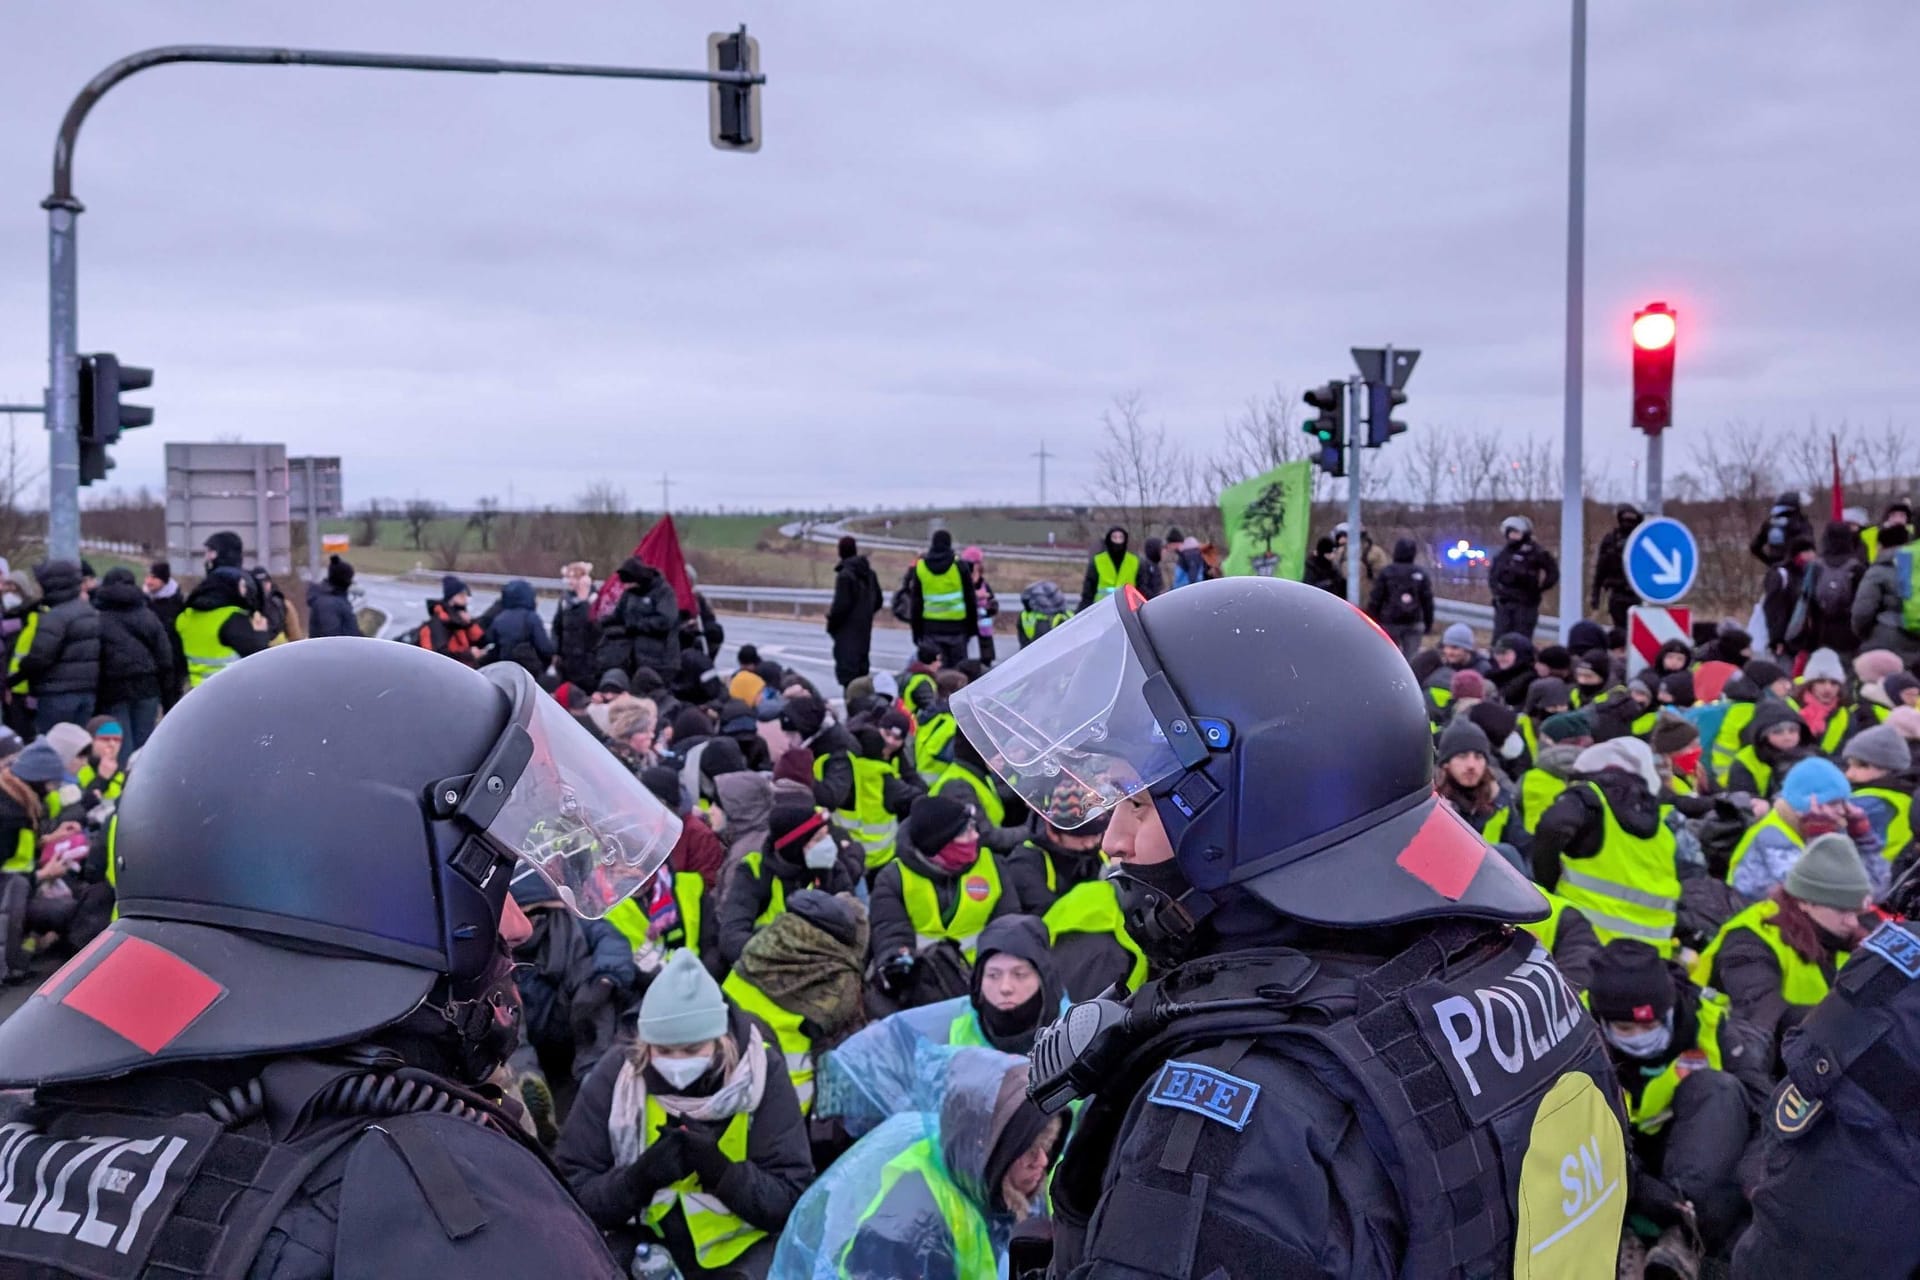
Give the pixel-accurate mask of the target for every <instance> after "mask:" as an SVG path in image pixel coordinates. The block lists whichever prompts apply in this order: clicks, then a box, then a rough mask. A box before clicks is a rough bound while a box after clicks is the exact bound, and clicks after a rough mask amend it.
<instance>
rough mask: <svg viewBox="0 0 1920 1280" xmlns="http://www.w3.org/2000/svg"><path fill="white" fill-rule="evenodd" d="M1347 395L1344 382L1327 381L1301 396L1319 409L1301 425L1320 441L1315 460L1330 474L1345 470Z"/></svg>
mask: <svg viewBox="0 0 1920 1280" xmlns="http://www.w3.org/2000/svg"><path fill="white" fill-rule="evenodd" d="M1346 395H1347V389H1346V387H1345V386H1343V385H1342V384H1340V383H1338V382H1329V383H1328V384H1327V385H1326V386H1324V387H1316V388H1314V389H1313V390H1312V391H1309V392H1307V394H1306V396H1305V397H1304V398H1305V400H1306V402H1307V403H1308V404H1310V405H1312V406H1313V407H1314V408H1315V409H1318V410H1319V411H1320V416H1319V417H1317V418H1314V419H1312V420H1311V421H1309V422H1306V423H1304V424H1302V427H1301V429H1302V430H1303V431H1306V432H1308V433H1309V434H1311V435H1313V436H1314V437H1315V438H1317V439H1318V440H1319V441H1320V456H1319V457H1317V458H1315V459H1314V461H1315V463H1316V464H1318V466H1319V468H1320V469H1321V470H1322V471H1324V472H1326V473H1327V474H1328V475H1330V476H1344V475H1345V474H1347V407H1346V406H1347V400H1346Z"/></svg>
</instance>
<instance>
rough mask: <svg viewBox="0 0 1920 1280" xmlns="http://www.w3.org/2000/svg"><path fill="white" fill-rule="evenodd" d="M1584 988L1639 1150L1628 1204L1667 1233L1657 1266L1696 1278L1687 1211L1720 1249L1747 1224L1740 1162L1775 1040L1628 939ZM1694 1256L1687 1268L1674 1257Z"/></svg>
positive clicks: (1606, 951) (1704, 1240)
mask: <svg viewBox="0 0 1920 1280" xmlns="http://www.w3.org/2000/svg"><path fill="white" fill-rule="evenodd" d="M1586 996H1587V1007H1588V1009H1590V1010H1591V1011H1592V1013H1593V1017H1594V1021H1596V1022H1598V1023H1599V1024H1600V1035H1601V1037H1602V1038H1603V1039H1604V1040H1605V1041H1606V1042H1607V1056H1608V1057H1609V1058H1611V1059H1612V1060H1613V1067H1614V1072H1615V1074H1616V1075H1617V1076H1618V1078H1619V1081H1620V1089H1621V1092H1622V1094H1623V1095H1624V1096H1625V1101H1626V1107H1627V1124H1628V1135H1627V1141H1628V1145H1629V1146H1630V1147H1631V1148H1632V1149H1633V1153H1634V1155H1635V1157H1636V1159H1635V1160H1634V1162H1633V1167H1634V1175H1633V1185H1632V1188H1631V1191H1630V1192H1629V1197H1628V1207H1629V1209H1630V1211H1631V1212H1634V1213H1637V1214H1639V1215H1640V1216H1642V1217H1645V1218H1647V1219H1648V1220H1649V1221H1650V1222H1652V1223H1653V1225H1654V1226H1655V1227H1657V1228H1660V1231H1661V1234H1660V1238H1659V1240H1658V1242H1657V1243H1656V1244H1655V1245H1654V1246H1653V1248H1652V1250H1651V1251H1650V1255H1649V1261H1650V1264H1651V1266H1652V1267H1656V1268H1657V1267H1659V1266H1661V1265H1663V1263H1664V1264H1665V1265H1667V1267H1668V1269H1667V1270H1665V1271H1655V1274H1662V1275H1695V1274H1698V1262H1699V1258H1698V1256H1697V1253H1696V1251H1695V1242H1694V1241H1693V1239H1692V1238H1691V1237H1690V1235H1689V1233H1688V1231H1687V1230H1686V1226H1687V1224H1688V1220H1689V1218H1692V1219H1693V1220H1694V1222H1695V1224H1696V1225H1697V1226H1698V1229H1699V1233H1700V1239H1699V1241H1698V1243H1699V1244H1701V1245H1704V1247H1705V1250H1706V1252H1707V1253H1708V1254H1718V1253H1720V1252H1721V1251H1722V1250H1723V1249H1724V1248H1725V1246H1726V1245H1727V1243H1728V1242H1729V1240H1730V1239H1731V1237H1732V1234H1733V1231H1734V1229H1735V1228H1736V1227H1737V1225H1738V1224H1739V1222H1740V1219H1741V1216H1742V1213H1743V1211H1744V1209H1745V1207H1746V1198H1745V1196H1744V1195H1743V1194H1742V1193H1741V1190H1740V1179H1739V1176H1738V1166H1739V1163H1740V1158H1741V1155H1742V1153H1743V1152H1744V1151H1745V1149H1746V1146H1747V1143H1748V1141H1749V1139H1751V1137H1752V1136H1753V1120H1752V1116H1753V1114H1754V1113H1755V1112H1757V1111H1758V1110H1759V1108H1760V1107H1761V1106H1762V1105H1764V1103H1765V1102H1766V1100H1767V1097H1768V1095H1769V1094H1771V1093H1772V1092H1773V1079H1772V1076H1771V1074H1770V1073H1769V1072H1768V1070H1767V1065H1766V1064H1767V1059H1768V1058H1769V1056H1770V1054H1771V1049H1772V1046H1771V1045H1770V1044H1768V1043H1767V1041H1766V1040H1765V1038H1764V1037H1762V1036H1760V1035H1759V1034H1758V1033H1756V1032H1755V1031H1754V1030H1753V1029H1752V1028H1751V1027H1748V1026H1746V1025H1745V1024H1743V1023H1741V1022H1740V1021H1739V1020H1737V1019H1733V1018H1729V1017H1728V1016H1727V1013H1726V1006H1725V1005H1724V1004H1722V1003H1721V1002H1720V1001H1718V1000H1713V999H1707V998H1706V997H1705V993H1704V992H1702V991H1701V989H1700V988H1699V987H1698V986H1697V985H1695V984H1694V983H1693V982H1692V981H1691V980H1689V978H1688V977H1687V974H1686V971H1685V970H1683V969H1682V968H1681V967H1680V966H1679V965H1678V964H1675V963H1673V962H1672V961H1669V960H1667V959H1665V958H1663V957H1662V956H1661V955H1660V953H1659V952H1657V951H1655V950H1654V949H1653V948H1652V947H1649V946H1647V945H1646V944H1645V943H1643V942H1637V941H1635V940H1634V939H1632V938H1616V939H1614V940H1613V941H1611V942H1609V943H1607V944H1606V946H1604V947H1602V948H1601V949H1600V954H1599V955H1598V956H1596V957H1595V958H1594V962H1593V980H1592V983H1591V985H1589V986H1588V988H1587V993H1586ZM1687 1205H1691V1206H1692V1213H1691V1214H1689V1213H1688V1212H1687V1210H1686V1208H1685V1207H1684V1206H1687ZM1688 1258H1690V1259H1691V1262H1692V1265H1690V1266H1675V1265H1673V1264H1674V1263H1678V1262H1679V1261H1680V1260H1681V1259H1688Z"/></svg>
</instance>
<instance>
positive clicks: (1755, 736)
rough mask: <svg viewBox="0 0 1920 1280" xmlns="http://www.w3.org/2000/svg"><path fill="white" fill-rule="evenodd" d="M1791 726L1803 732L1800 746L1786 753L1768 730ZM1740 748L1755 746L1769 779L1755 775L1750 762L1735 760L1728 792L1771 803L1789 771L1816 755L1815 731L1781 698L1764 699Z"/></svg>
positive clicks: (1754, 749) (1728, 777) (1741, 732)
mask: <svg viewBox="0 0 1920 1280" xmlns="http://www.w3.org/2000/svg"><path fill="white" fill-rule="evenodd" d="M1783 724H1790V725H1793V726H1795V727H1796V728H1798V729H1799V730H1800V741H1799V743H1798V744H1796V745H1794V746H1791V747H1788V748H1787V749H1786V750H1785V751H1782V750H1780V749H1779V748H1777V747H1775V746H1774V745H1773V744H1772V743H1771V742H1768V741H1767V731H1768V730H1770V729H1772V728H1774V727H1775V726H1776V725H1783ZM1740 745H1741V746H1743V747H1752V748H1753V754H1754V755H1756V756H1758V757H1759V758H1760V763H1761V764H1763V765H1765V766H1766V767H1767V770H1768V773H1767V777H1766V780H1765V781H1764V782H1763V781H1762V780H1761V779H1759V778H1757V777H1755V776H1754V774H1753V771H1752V770H1751V769H1749V768H1748V767H1747V762H1746V761H1745V760H1742V759H1740V758H1739V757H1738V756H1736V757H1734V761H1733V767H1732V768H1730V769H1728V770H1727V788H1726V789H1727V790H1728V791H1744V792H1745V793H1746V794H1748V795H1750V796H1757V797H1759V798H1760V799H1763V800H1771V799H1773V797H1775V796H1777V795H1779V794H1780V784H1781V783H1782V782H1783V781H1785V780H1786V776H1787V770H1789V769H1791V768H1793V766H1794V765H1796V764H1799V763H1800V762H1801V761H1802V760H1804V759H1806V758H1807V757H1808V756H1810V755H1815V754H1817V752H1816V751H1815V750H1814V745H1815V744H1814V740H1813V732H1812V730H1810V729H1808V728H1807V725H1806V722H1805V721H1804V720H1802V719H1801V718H1800V715H1799V713H1798V712H1796V711H1795V710H1794V709H1793V708H1792V707H1790V706H1788V705H1787V704H1786V703H1784V702H1781V701H1780V700H1779V699H1777V698H1763V699H1761V700H1760V705H1759V706H1758V707H1756V708H1755V709H1754V713H1753V719H1751V720H1749V721H1748V722H1747V727H1746V728H1744V729H1742V730H1741V731H1740Z"/></svg>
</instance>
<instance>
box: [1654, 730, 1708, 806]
mask: <svg viewBox="0 0 1920 1280" xmlns="http://www.w3.org/2000/svg"><path fill="white" fill-rule="evenodd" d="M1647 746H1648V747H1650V748H1652V750H1653V762H1654V766H1655V767H1656V768H1658V769H1659V770H1660V780H1661V782H1662V783H1664V784H1665V786H1666V793H1667V794H1668V795H1670V796H1700V795H1703V794H1704V793H1705V792H1706V791H1707V790H1708V785H1707V780H1706V779H1705V778H1703V777H1702V776H1701V771H1702V770H1701V767H1702V764H1703V762H1704V761H1705V759H1706V753H1705V752H1704V751H1702V750H1701V749H1700V730H1699V729H1697V728H1695V727H1694V725H1693V722H1692V721H1690V720H1687V719H1685V718H1683V717H1681V716H1678V715H1674V714H1673V713H1671V712H1662V713H1661V714H1660V717H1659V718H1658V719H1657V720H1655V721H1654V723H1653V728H1652V729H1651V730H1650V731H1649V732H1648V733H1647Z"/></svg>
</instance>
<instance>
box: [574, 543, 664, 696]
mask: <svg viewBox="0 0 1920 1280" xmlns="http://www.w3.org/2000/svg"><path fill="white" fill-rule="evenodd" d="M614 577H615V578H617V579H618V580H619V582H620V587H621V589H620V598H619V599H618V600H617V601H615V602H614V606H613V608H612V609H611V610H609V611H608V612H607V614H606V615H605V616H604V617H602V618H601V619H600V641H599V643H598V645H596V646H595V648H594V651H593V661H594V665H595V667H596V668H597V669H598V670H600V671H601V672H603V673H604V672H608V671H614V670H619V671H624V672H626V673H627V674H628V675H629V676H631V675H633V674H634V673H635V672H636V671H638V670H640V669H641V668H642V667H647V668H651V669H652V670H653V671H654V672H656V673H657V674H658V675H660V677H661V678H662V679H674V678H676V677H677V676H678V674H679V672H680V601H679V598H678V597H677V596H676V595H675V594H674V589H673V584H672V583H671V582H668V581H667V579H666V576H665V575H664V574H662V573H661V572H660V571H659V570H658V569H656V568H654V567H653V566H652V565H650V564H648V563H647V562H646V561H644V560H642V559H640V557H638V556H628V557H627V558H626V559H625V560H624V561H622V562H621V564H620V567H619V568H618V569H617V570H615V571H614Z"/></svg>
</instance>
